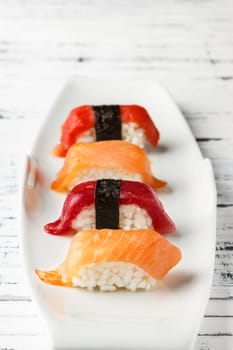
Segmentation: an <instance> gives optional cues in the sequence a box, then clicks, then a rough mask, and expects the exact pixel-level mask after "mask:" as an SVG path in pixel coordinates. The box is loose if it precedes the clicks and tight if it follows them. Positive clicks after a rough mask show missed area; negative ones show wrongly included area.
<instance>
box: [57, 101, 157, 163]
mask: <svg viewBox="0 0 233 350" xmlns="http://www.w3.org/2000/svg"><path fill="white" fill-rule="evenodd" d="M121 139H122V140H125V141H129V142H131V143H134V144H136V145H138V146H140V147H142V148H143V147H144V143H145V142H146V141H147V142H149V143H150V144H151V145H152V146H154V147H155V146H156V145H157V143H158V140H159V131H158V129H157V128H156V126H155V125H154V123H153V121H152V119H151V117H150V116H149V114H148V112H147V111H146V109H145V108H143V107H141V106H138V105H126V106H119V105H103V106H88V105H85V106H80V107H76V108H74V109H73V110H72V111H71V112H70V113H69V115H68V117H67V119H66V120H65V122H64V124H63V125H62V128H61V137H60V144H59V145H58V146H56V148H55V149H54V155H56V156H60V157H64V156H65V155H66V153H67V151H68V149H69V148H70V147H71V146H72V145H73V144H74V143H77V142H93V141H104V140H121Z"/></svg>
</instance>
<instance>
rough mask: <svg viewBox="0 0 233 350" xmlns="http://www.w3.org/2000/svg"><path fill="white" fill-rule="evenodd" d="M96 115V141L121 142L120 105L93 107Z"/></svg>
mask: <svg viewBox="0 0 233 350" xmlns="http://www.w3.org/2000/svg"><path fill="white" fill-rule="evenodd" d="M92 107H93V110H94V113H95V131H96V141H106V140H121V139H122V137H121V117H120V107H119V106H118V105H108V106H106V105H103V106H92Z"/></svg>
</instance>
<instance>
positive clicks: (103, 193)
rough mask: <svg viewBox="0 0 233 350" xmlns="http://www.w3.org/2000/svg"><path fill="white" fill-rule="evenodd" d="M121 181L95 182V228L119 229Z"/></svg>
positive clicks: (103, 180) (104, 180)
mask: <svg viewBox="0 0 233 350" xmlns="http://www.w3.org/2000/svg"><path fill="white" fill-rule="evenodd" d="M120 185H121V180H109V179H108V180H106V179H102V180H97V182H96V190H95V214H96V228H97V229H103V228H110V229H118V228H119V198H120Z"/></svg>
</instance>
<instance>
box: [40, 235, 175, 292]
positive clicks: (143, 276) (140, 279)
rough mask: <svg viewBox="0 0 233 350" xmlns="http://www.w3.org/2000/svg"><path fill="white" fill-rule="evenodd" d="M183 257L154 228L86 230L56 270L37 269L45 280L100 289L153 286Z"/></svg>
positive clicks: (132, 288) (77, 236)
mask: <svg viewBox="0 0 233 350" xmlns="http://www.w3.org/2000/svg"><path fill="white" fill-rule="evenodd" d="M180 259H181V252H180V250H179V248H177V247H175V246H174V245H173V244H171V243H170V242H169V241H167V240H166V239H165V238H164V237H163V236H161V235H160V234H158V233H157V232H156V231H153V230H148V229H144V230H132V231H130V230H129V231H124V230H110V229H104V230H87V231H81V232H80V233H78V234H76V235H75V236H74V237H73V239H72V241H71V245H70V248H69V251H68V254H67V256H66V259H65V261H64V262H63V263H62V264H61V265H60V266H59V267H58V268H57V269H55V270H52V271H41V270H38V269H37V270H36V274H37V275H38V277H39V278H40V279H41V280H42V281H43V282H45V283H48V284H54V285H60V286H73V287H84V288H88V289H93V288H95V287H98V288H100V290H102V291H113V290H116V289H117V288H126V289H128V290H131V291H135V290H136V289H145V290H149V289H152V288H153V287H154V285H155V280H161V279H162V278H163V277H164V276H165V275H166V274H167V272H168V271H169V270H170V269H171V268H172V267H173V266H175V265H176V264H177V263H178V262H179V260H180Z"/></svg>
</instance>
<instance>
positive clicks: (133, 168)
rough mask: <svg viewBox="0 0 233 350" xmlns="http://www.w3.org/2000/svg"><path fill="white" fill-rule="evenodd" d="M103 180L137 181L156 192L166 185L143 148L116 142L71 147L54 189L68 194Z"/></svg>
mask: <svg viewBox="0 0 233 350" xmlns="http://www.w3.org/2000/svg"><path fill="white" fill-rule="evenodd" d="M100 178H109V179H126V180H127V179H128V180H137V181H142V182H144V183H146V184H148V185H150V186H151V187H153V188H159V187H163V186H165V185H166V182H164V181H161V180H158V179H156V178H155V177H154V176H153V175H152V173H151V170H150V162H149V159H148V158H147V155H146V153H145V152H144V151H143V150H142V149H141V148H140V147H138V146H136V145H133V144H131V143H129V142H126V141H119V140H116V141H100V142H93V143H78V144H74V145H73V146H71V148H70V149H69V151H68V153H67V155H66V158H65V162H64V166H63V167H62V168H61V170H60V171H59V172H58V174H57V176H56V180H55V181H53V182H52V184H51V188H52V189H53V190H54V191H57V192H68V191H69V190H70V189H71V188H73V187H74V186H75V185H76V184H79V183H81V182H85V181H89V180H96V179H100Z"/></svg>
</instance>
